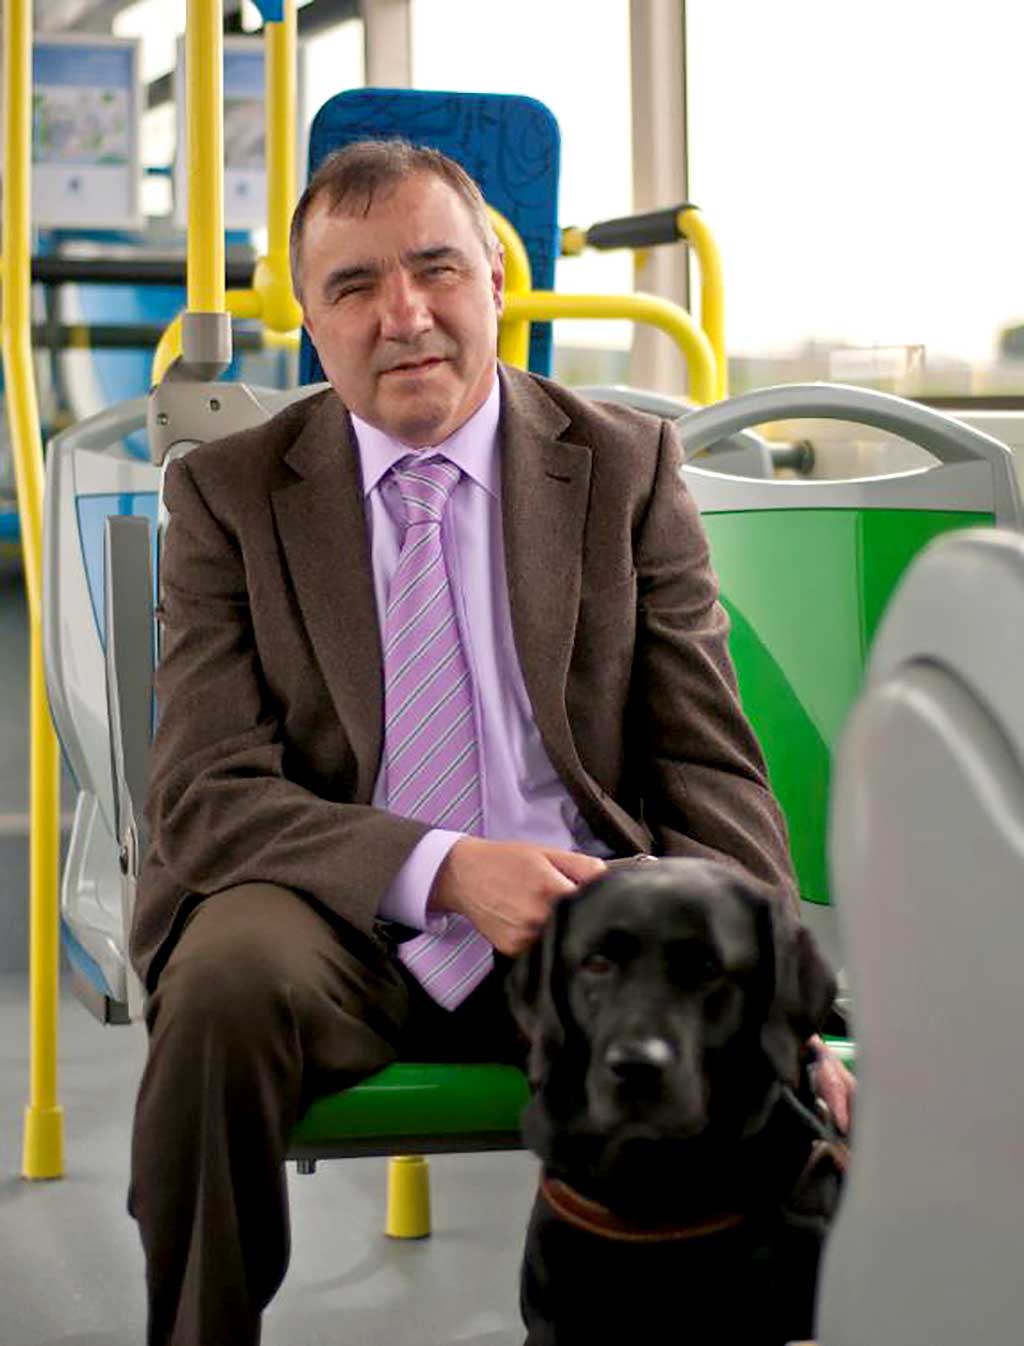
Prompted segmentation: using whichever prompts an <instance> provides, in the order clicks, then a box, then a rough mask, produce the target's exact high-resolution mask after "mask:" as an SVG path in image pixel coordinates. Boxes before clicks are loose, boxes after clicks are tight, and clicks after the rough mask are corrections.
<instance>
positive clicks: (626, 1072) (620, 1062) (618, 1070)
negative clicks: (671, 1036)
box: [604, 1037, 675, 1080]
mask: <svg viewBox="0 0 1024 1346" xmlns="http://www.w3.org/2000/svg"><path fill="white" fill-rule="evenodd" d="M674 1059H675V1052H674V1051H673V1050H672V1047H671V1045H670V1044H669V1043H668V1042H666V1041H665V1039H664V1038H659V1037H643V1038H617V1039H616V1040H615V1041H614V1042H612V1043H610V1044H609V1046H608V1050H607V1051H606V1052H605V1057H604V1060H605V1065H606V1066H607V1067H608V1069H609V1070H610V1071H611V1072H612V1074H614V1075H618V1076H619V1078H620V1079H624V1080H625V1079H631V1080H636V1079H641V1078H644V1077H654V1076H658V1075H660V1074H661V1073H662V1071H663V1070H665V1068H666V1067H667V1066H668V1065H670V1064H671V1062H672V1061H673V1060H674Z"/></svg>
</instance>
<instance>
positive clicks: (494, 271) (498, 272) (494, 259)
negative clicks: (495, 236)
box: [490, 243, 505, 319]
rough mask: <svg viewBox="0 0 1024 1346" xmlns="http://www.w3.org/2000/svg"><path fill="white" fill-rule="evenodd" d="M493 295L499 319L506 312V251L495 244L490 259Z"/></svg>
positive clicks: (498, 244) (500, 245)
mask: <svg viewBox="0 0 1024 1346" xmlns="http://www.w3.org/2000/svg"><path fill="white" fill-rule="evenodd" d="M490 272H491V294H492V296H493V298H494V309H495V312H496V313H497V315H498V317H499V319H500V317H501V315H502V314H503V313H504V311H505V249H504V247H503V246H502V244H501V243H495V245H494V251H493V252H492V253H491V258H490Z"/></svg>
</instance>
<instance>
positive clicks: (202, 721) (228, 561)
mask: <svg viewBox="0 0 1024 1346" xmlns="http://www.w3.org/2000/svg"><path fill="white" fill-rule="evenodd" d="M164 500H165V503H166V505H167V508H168V510H169V514H170V520H169V525H168V528H167V530H166V535H165V540H164V544H163V548H162V554H161V559H160V577H161V592H162V602H161V612H160V616H161V620H162V628H163V640H162V651H161V658H160V662H159V666H158V671H157V715H158V724H157V730H156V735H155V740H154V747H153V758H152V771H151V777H150V786H149V791H148V795H147V801H146V818H147V822H148V826H149V836H150V847H149V853H148V855H147V861H146V866H145V867H144V868H143V872H142V876H141V882H140V890H139V909H138V910H137V919H136V926H137V929H138V925H139V921H140V920H141V921H142V922H143V923H144V922H145V920H146V897H147V894H146V889H147V882H146V881H147V868H149V869H150V873H151V874H152V873H155V869H156V868H159V869H160V870H161V871H163V874H162V875H161V881H160V884H158V885H157V886H160V887H162V886H165V884H166V875H168V874H169V875H170V876H171V878H172V879H173V881H174V883H175V884H176V885H177V887H178V888H179V889H180V890H181V891H182V892H183V893H186V894H191V895H194V896H199V897H203V896H206V895H208V894H211V893H214V892H217V891H218V890H220V889H223V888H226V887H230V886H233V885H235V884H239V883H245V882H252V881H263V882H270V883H277V884H281V885H283V886H285V887H288V888H292V889H294V890H296V891H298V892H302V893H305V894H308V895H311V896H313V897H314V898H316V899H317V900H318V901H320V902H321V903H323V904H324V905H325V906H326V907H328V908H330V909H332V910H333V911H334V912H335V913H336V914H338V915H340V916H342V917H343V918H344V919H345V920H347V921H348V922H350V923H351V924H353V925H355V926H357V927H359V928H361V929H364V930H368V929H370V928H371V926H372V923H373V920H374V917H375V915H376V913H377V908H378V903H379V900H380V898H381V896H382V894H383V893H384V891H385V890H386V888H387V886H388V884H389V883H390V882H391V880H392V878H393V877H394V875H395V873H397V871H398V870H399V869H400V868H401V866H402V864H403V863H404V861H405V859H406V857H407V856H408V855H409V853H410V852H411V851H412V849H413V848H414V846H415V845H416V843H417V842H418V841H419V840H420V838H421V837H422V836H423V835H424V833H425V832H426V831H427V830H428V828H427V827H426V825H424V824H422V823H418V822H413V821H411V820H409V819H404V818H399V817H396V816H395V815H393V814H389V813H386V812H384V811H382V810H379V809H375V808H372V807H370V806H369V805H365V804H355V803H346V802H338V801H336V800H333V799H325V798H322V797H320V796H319V795H318V794H316V793H315V792H314V791H312V790H311V789H309V788H307V787H306V786H305V785H303V784H302V783H299V782H297V781H295V780H293V779H289V777H288V775H287V774H286V769H285V763H286V760H287V759H286V756H285V745H284V742H283V735H282V730H281V725H280V723H279V719H278V715H277V713H276V710H275V704H274V699H273V697H272V696H271V695H270V693H269V691H268V688H267V686H266V681H265V678H264V676H263V673H262V670H261V664H260V657H259V651H258V648H257V644H256V640H255V636H254V629H253V622H252V616H251V610H250V599H251V594H250V591H249V587H248V584H247V575H246V568H245V564H244V557H243V554H242V551H241V549H240V547H239V544H238V542H237V539H236V538H235V537H234V536H233V535H232V533H231V531H230V529H229V528H228V527H227V526H225V524H224V523H223V522H221V521H220V520H219V519H218V518H217V517H216V516H215V514H214V512H213V511H212V509H211V508H210V507H209V506H208V505H207V503H206V501H205V500H204V498H203V496H202V493H201V491H200V489H199V487H198V486H197V484H196V481H195V479H194V476H193V474H192V473H191V472H190V471H189V466H188V462H187V460H180V461H178V462H175V463H172V464H171V465H170V467H169V468H168V470H167V474H166V481H165V488H164Z"/></svg>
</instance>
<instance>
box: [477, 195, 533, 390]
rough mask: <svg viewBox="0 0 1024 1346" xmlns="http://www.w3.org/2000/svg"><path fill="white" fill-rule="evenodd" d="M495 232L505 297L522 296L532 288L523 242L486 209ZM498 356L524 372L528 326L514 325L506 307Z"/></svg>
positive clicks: (494, 212) (501, 218)
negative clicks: (501, 256)
mask: <svg viewBox="0 0 1024 1346" xmlns="http://www.w3.org/2000/svg"><path fill="white" fill-rule="evenodd" d="M487 214H488V215H489V216H490V219H491V224H492V225H493V226H494V232H495V233H496V234H497V235H498V242H499V243H500V244H501V246H502V250H503V252H504V254H505V296H506V298H507V297H508V296H509V295H510V294H524V293H526V292H527V291H529V290H532V288H533V277H532V274H531V271H530V256H529V253H528V252H527V251H526V247H525V245H524V243H523V240H522V239H521V238H520V237H519V234H518V232H517V231H516V229H515V228H514V227H513V225H512V224H511V222H510V221H509V220H506V218H505V216H504V215H502V214H501V213H500V211H497V210H495V209H494V208H493V207H492V206H488V207H487ZM498 354H499V355H500V356H501V358H502V359H503V360H504V361H505V363H506V364H509V365H515V366H516V368H517V369H525V368H526V366H527V363H528V361H529V358H530V324H529V323H528V322H524V321H522V320H519V321H513V320H512V319H511V318H510V316H509V313H508V306H507V305H506V308H505V313H504V314H503V316H502V320H501V324H500V327H499V336H498Z"/></svg>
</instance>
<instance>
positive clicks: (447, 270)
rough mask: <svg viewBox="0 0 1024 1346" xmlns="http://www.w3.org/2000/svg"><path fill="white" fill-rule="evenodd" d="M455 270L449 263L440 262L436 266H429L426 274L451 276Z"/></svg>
mask: <svg viewBox="0 0 1024 1346" xmlns="http://www.w3.org/2000/svg"><path fill="white" fill-rule="evenodd" d="M454 271H455V268H454V267H453V266H452V265H451V264H450V263H448V262H438V263H437V264H436V265H435V266H428V267H427V270H426V274H427V275H428V276H450V275H452V273H453V272H454Z"/></svg>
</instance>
